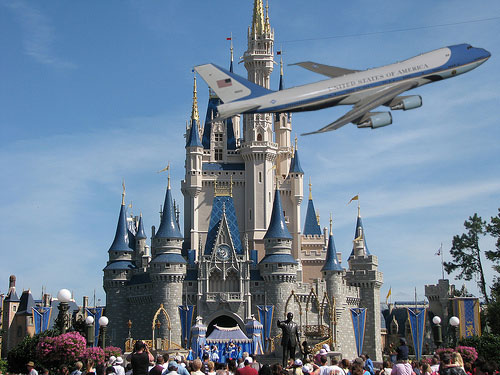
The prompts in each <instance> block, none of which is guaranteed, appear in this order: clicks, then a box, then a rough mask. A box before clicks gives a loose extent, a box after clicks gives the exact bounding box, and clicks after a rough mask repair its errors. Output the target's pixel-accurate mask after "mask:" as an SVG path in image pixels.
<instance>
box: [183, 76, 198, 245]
mask: <svg viewBox="0 0 500 375" xmlns="http://www.w3.org/2000/svg"><path fill="white" fill-rule="evenodd" d="M199 122H200V116H199V114H198V97H197V91H196V76H195V77H194V83H193V107H192V111H191V124H190V127H189V129H188V130H187V134H186V138H187V141H186V164H185V170H186V174H185V177H184V181H183V182H182V193H183V194H184V211H185V212H186V213H189V214H188V215H186V217H185V218H184V235H185V244H184V247H185V249H191V248H194V247H196V246H198V243H199V240H200V238H199V232H200V228H199V217H198V210H197V209H196V207H198V205H199V194H200V192H201V189H202V162H203V144H202V142H201V140H200V131H199Z"/></svg>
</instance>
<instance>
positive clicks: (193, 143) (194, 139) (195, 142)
mask: <svg viewBox="0 0 500 375" xmlns="http://www.w3.org/2000/svg"><path fill="white" fill-rule="evenodd" d="M186 147H203V145H202V144H201V141H200V135H199V133H198V121H197V120H196V119H192V120H191V128H190V129H189V134H188V139H187V142H186Z"/></svg>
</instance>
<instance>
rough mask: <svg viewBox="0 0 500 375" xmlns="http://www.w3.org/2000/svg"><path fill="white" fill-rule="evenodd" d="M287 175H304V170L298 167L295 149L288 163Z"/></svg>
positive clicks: (298, 162)
mask: <svg viewBox="0 0 500 375" xmlns="http://www.w3.org/2000/svg"><path fill="white" fill-rule="evenodd" d="M289 173H302V174H304V170H303V169H302V167H301V165H300V159H299V152H298V151H297V149H295V153H294V154H293V158H292V160H291V163H290V172H289Z"/></svg>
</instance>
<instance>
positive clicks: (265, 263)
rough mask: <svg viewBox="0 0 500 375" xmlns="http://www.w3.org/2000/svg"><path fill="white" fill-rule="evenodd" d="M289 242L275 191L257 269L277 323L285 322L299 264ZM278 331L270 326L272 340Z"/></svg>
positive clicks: (290, 241)
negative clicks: (278, 321) (282, 320)
mask: <svg viewBox="0 0 500 375" xmlns="http://www.w3.org/2000/svg"><path fill="white" fill-rule="evenodd" d="M292 239H293V238H292V235H291V234H290V232H289V231H288V228H287V226H286V223H285V217H284V216H283V209H282V206H281V197H280V192H279V190H278V189H276V192H275V194H274V204H273V211H272V214H271V221H270V223H269V227H268V230H267V232H266V235H265V236H264V241H265V242H264V244H265V251H266V252H265V257H264V258H263V259H262V260H261V261H260V262H259V269H260V274H261V276H262V278H263V279H264V283H265V290H266V293H267V301H268V303H270V304H273V305H274V308H275V310H274V316H276V318H277V319H284V318H285V315H286V313H287V311H285V306H286V302H287V299H288V297H289V296H290V294H291V292H292V290H293V288H294V286H295V285H296V282H297V270H298V263H297V261H296V260H295V258H294V257H293V256H292ZM292 312H294V311H292ZM277 331H278V329H277V328H276V326H275V325H273V326H272V334H271V335H272V336H274V335H275V334H277Z"/></svg>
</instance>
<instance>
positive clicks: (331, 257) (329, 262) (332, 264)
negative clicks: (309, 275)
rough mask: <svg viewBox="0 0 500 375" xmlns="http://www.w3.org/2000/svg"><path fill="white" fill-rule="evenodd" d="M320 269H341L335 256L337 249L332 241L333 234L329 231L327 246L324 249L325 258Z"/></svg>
mask: <svg viewBox="0 0 500 375" xmlns="http://www.w3.org/2000/svg"><path fill="white" fill-rule="evenodd" d="M321 271H342V266H341V265H340V263H339V259H338V258H337V249H335V242H334V241H333V234H332V233H331V232H330V236H329V237H328V247H327V249H326V260H325V264H324V265H323V268H322V269H321Z"/></svg>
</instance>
